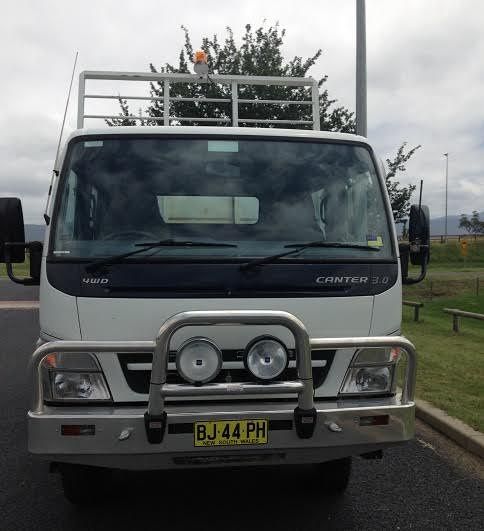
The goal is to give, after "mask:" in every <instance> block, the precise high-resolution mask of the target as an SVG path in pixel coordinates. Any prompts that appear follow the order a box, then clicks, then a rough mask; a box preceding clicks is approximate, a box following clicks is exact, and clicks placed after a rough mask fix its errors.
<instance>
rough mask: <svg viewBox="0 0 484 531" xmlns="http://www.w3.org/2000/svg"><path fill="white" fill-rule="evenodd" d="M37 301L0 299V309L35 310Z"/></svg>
mask: <svg viewBox="0 0 484 531" xmlns="http://www.w3.org/2000/svg"><path fill="white" fill-rule="evenodd" d="M38 307H39V301H0V310H37V309H38Z"/></svg>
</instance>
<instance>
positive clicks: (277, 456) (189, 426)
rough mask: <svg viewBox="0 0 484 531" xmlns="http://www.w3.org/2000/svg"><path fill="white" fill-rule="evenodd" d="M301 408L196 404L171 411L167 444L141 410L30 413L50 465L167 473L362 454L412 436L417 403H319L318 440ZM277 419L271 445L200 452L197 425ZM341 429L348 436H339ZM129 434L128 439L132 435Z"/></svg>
mask: <svg viewBox="0 0 484 531" xmlns="http://www.w3.org/2000/svg"><path fill="white" fill-rule="evenodd" d="M295 406H296V403H287V402H285V403H277V402H273V403H264V404H259V405H251V406H250V409H247V410H241V407H240V405H236V404H234V405H232V404H231V405H218V406H217V407H214V408H213V409H212V408H211V409H212V410H211V411H207V410H206V409H207V408H206V407H204V408H203V409H202V407H199V411H196V408H194V407H193V406H170V407H167V408H166V411H167V414H168V425H167V430H166V434H165V436H164V438H163V441H162V442H161V443H160V444H156V445H154V444H150V443H149V442H148V440H147V438H146V432H145V423H144V411H145V409H144V408H142V407H137V408H102V409H101V408H99V407H96V408H76V409H74V408H71V407H69V408H66V407H57V408H55V407H46V408H45V410H44V411H43V412H42V413H34V412H29V415H28V429H29V451H30V452H31V453H33V454H37V455H39V456H41V457H43V458H46V459H49V460H50V461H56V462H68V463H79V464H85V465H94V466H104V467H110V468H120V469H132V470H143V469H167V468H183V467H194V466H196V467H204V466H224V465H232V466H234V465H237V466H239V465H257V464H282V463H285V464H296V463H320V462H324V461H329V460H332V459H338V458H341V457H346V456H350V455H360V454H363V453H367V452H372V451H375V450H379V449H382V448H385V447H388V446H391V445H393V444H396V443H401V442H404V441H407V440H409V439H411V438H412V437H413V435H414V414H415V405H414V403H413V402H410V403H408V404H405V405H402V404H400V403H399V402H398V400H396V399H393V398H388V399H373V400H366V401H364V402H358V403H356V402H353V403H348V402H331V403H329V402H321V403H316V404H315V406H316V411H317V422H316V429H315V431H314V433H313V436H312V437H311V438H310V439H301V438H299V437H298V435H297V433H296V430H295V428H294V422H293V418H294V407H295ZM386 415H388V419H387V421H388V423H387V424H384V425H360V423H361V419H362V418H363V419H364V418H365V417H381V416H386ZM244 418H245V419H251V418H252V419H253V418H267V419H269V436H268V443H267V444H264V445H254V446H235V447H234V446H231V447H195V446H194V435H193V422H195V421H203V420H214V419H216V420H228V419H230V420H234V419H244ZM72 424H76V425H90V426H92V425H93V426H94V427H95V434H94V435H81V436H72V435H62V431H61V426H62V425H72ZM335 425H336V426H338V427H339V428H341V431H332V430H331V428H333V429H334V427H335ZM127 434H129V435H128V436H127V437H126V435H127Z"/></svg>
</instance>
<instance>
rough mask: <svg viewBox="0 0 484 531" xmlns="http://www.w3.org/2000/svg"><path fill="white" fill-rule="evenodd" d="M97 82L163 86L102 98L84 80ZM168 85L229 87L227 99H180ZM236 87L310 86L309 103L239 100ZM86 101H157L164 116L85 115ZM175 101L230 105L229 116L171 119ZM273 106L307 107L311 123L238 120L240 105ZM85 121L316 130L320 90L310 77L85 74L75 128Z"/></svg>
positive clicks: (94, 72) (301, 101) (98, 72)
mask: <svg viewBox="0 0 484 531" xmlns="http://www.w3.org/2000/svg"><path fill="white" fill-rule="evenodd" d="M88 79H96V80H105V81H145V82H146V81H149V82H157V83H159V84H160V85H162V86H163V96H162V97H155V96H146V97H145V96H121V95H117V96H115V95H113V96H111V95H102V94H86V80H88ZM170 83H187V84H188V83H193V84H201V83H215V84H227V85H230V86H231V97H230V98H204V97H199V98H182V97H178V96H170ZM239 85H266V86H267V85H278V86H284V87H311V100H272V99H270V100H265V99H257V98H256V99H241V98H239V97H238V94H239V91H238V87H239ZM86 99H114V100H118V99H123V100H144V101H158V102H160V104H161V105H162V112H163V115H162V116H160V117H153V116H136V115H129V116H122V115H116V116H113V115H104V114H85V112H84V104H85V100H86ZM171 101H175V102H179V101H186V102H188V101H192V102H212V103H222V102H223V103H231V107H232V116H231V118H228V117H214V118H209V117H208V118H207V117H203V118H196V117H186V116H170V102H171ZM241 103H242V104H253V105H258V104H271V105H273V104H276V105H310V106H311V107H312V120H278V119H273V120H272V119H257V118H240V119H239V104H241ZM86 118H99V119H108V120H109V119H111V120H113V119H127V120H140V121H143V120H150V121H155V122H160V123H161V124H162V125H170V123H171V122H172V121H178V122H213V123H225V124H230V125H231V126H232V127H238V126H240V125H243V124H248V123H260V124H287V125H311V126H312V128H313V129H314V130H316V131H319V129H320V121H319V90H318V82H317V80H315V79H313V78H311V77H273V76H236V75H233V76H232V75H210V76H200V75H198V74H167V73H156V72H108V71H106V72H103V71H85V72H81V74H80V75H79V99H78V109H77V127H78V128H79V129H81V128H82V127H84V120H85V119H86Z"/></svg>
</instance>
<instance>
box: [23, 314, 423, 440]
mask: <svg viewBox="0 0 484 531" xmlns="http://www.w3.org/2000/svg"><path fill="white" fill-rule="evenodd" d="M213 325H219V326H221V325H222V326H223V325H278V326H284V327H285V328H287V329H288V330H289V331H290V332H291V333H292V334H293V336H294V340H295V348H296V369H297V376H298V378H297V380H294V381H284V382H274V383H267V384H259V383H237V382H230V383H209V384H205V385H203V386H194V385H189V384H166V380H167V371H168V355H169V347H170V342H171V339H172V337H173V335H174V334H175V332H176V331H178V330H179V329H180V328H183V327H186V326H213ZM361 347H399V348H402V349H404V350H405V351H406V352H407V356H408V363H407V372H406V377H405V383H404V386H403V390H402V404H407V403H408V402H409V401H412V400H413V397H414V393H415V375H416V352H415V348H414V346H413V345H412V343H410V341H408V340H407V339H405V338H403V337H400V336H383V337H352V338H317V339H310V338H309V335H308V332H307V330H306V327H305V326H304V324H303V323H302V322H301V321H300V320H299V319H298V318H297V317H295V316H294V315H292V314H291V313H288V312H284V311H275V310H274V311H273V310H257V311H246V310H224V311H188V312H182V313H178V314H176V315H174V316H172V317H170V318H168V319H167V320H166V321H165V322H164V323H163V324H162V325H161V327H160V329H159V331H158V334H157V335H156V339H155V341H51V342H49V343H45V344H43V345H41V346H40V347H38V348H37V350H36V351H35V352H34V353H33V356H32V369H33V374H34V380H33V381H34V382H36V384H35V385H34V400H33V411H34V413H41V412H42V410H43V408H44V397H43V385H42V373H41V363H42V360H43V359H44V358H45V356H47V355H48V354H52V353H54V352H62V353H77V352H86V351H88V352H145V353H151V352H152V353H153V363H152V369H151V377H150V387H149V400H148V410H147V411H146V413H145V415H144V418H145V427H146V433H147V437H148V441H149V442H150V443H153V444H155V443H161V442H162V440H163V436H164V433H165V428H166V425H167V414H166V411H165V397H168V396H172V397H178V398H181V397H189V396H192V397H193V396H208V395H211V396H217V395H218V396H223V395H231V396H240V395H256V394H264V395H278V394H292V393H296V394H297V396H298V406H297V407H296V408H295V410H294V422H295V427H296V432H297V434H298V436H299V437H301V438H310V437H311V436H312V434H313V432H314V428H315V425H316V419H317V413H316V409H315V407H314V399H313V395H314V387H313V379H312V365H311V349H341V348H361Z"/></svg>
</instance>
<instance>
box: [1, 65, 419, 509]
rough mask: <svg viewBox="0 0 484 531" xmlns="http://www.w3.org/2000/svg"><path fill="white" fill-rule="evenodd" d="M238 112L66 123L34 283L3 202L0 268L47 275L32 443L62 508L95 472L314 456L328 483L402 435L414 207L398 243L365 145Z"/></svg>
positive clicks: (84, 492) (409, 379) (409, 405)
mask: <svg viewBox="0 0 484 531" xmlns="http://www.w3.org/2000/svg"><path fill="white" fill-rule="evenodd" d="M91 74H93V73H91ZM93 75H94V74H93ZM103 75H104V76H105V77H104V79H106V73H103ZM125 75H128V74H125ZM151 75H152V76H153V75H155V74H151ZM157 75H158V76H159V77H160V79H161V78H163V79H161V81H164V80H165V78H164V77H163V76H165V77H166V76H169V75H167V74H164V75H163V74H157ZM82 76H84V77H83V78H82V80H83V81H84V80H85V78H86V77H89V76H86V74H85V73H83V74H82ZM146 76H150V74H146ZM112 77H114V74H112ZM191 77H192V79H191V82H193V81H194V79H193V76H191ZM220 77H223V76H220ZM234 79H235V78H234V76H232V78H231V79H230V80H228V82H230V83H232V86H233V84H234V83H235V84H237V83H240V82H244V80H243V79H235V81H234ZM169 81H176V80H169ZM198 81H199V80H198ZM245 81H246V80H245ZM256 81H257V80H256ZM286 81H287V80H286ZM265 82H267V83H271V82H274V83H276V82H279V83H280V82H281V80H280V79H279V80H278V81H274V79H272V78H267V79H266V80H265ZM305 82H306V84H307V85H310V87H313V88H314V83H313V80H305ZM81 96H82V98H81V99H83V98H84V97H87V96H85V94H84V85H83V84H81ZM235 98H236V97H235V95H234V99H235ZM313 102H314V98H313ZM233 104H234V105H237V102H236V101H234V102H233ZM80 112H83V105H82V106H80ZM233 118H234V116H233ZM235 120H236V121H235V122H234V123H233V125H235V126H232V127H207V126H190V127H184V126H178V127H173V126H171V125H170V117H168V124H167V123H166V120H165V122H164V123H165V125H163V126H161V125H160V126H156V127H142V126H140V127H116V128H103V129H85V128H83V127H81V128H79V129H77V130H76V131H75V132H73V133H72V134H71V135H70V136H69V138H68V140H67V142H66V144H65V148H64V150H63V153H62V155H61V157H60V158H59V161H58V165H57V168H56V172H55V178H54V181H53V185H52V189H51V194H50V196H51V200H50V202H49V205H48V208H47V212H46V221H47V223H48V224H47V231H46V237H45V242H44V244H43V245H42V246H41V245H40V244H36V245H33V246H31V247H30V257H31V271H32V274H31V278H30V279H16V277H15V275H14V274H13V272H12V267H11V264H12V263H15V262H16V261H17V262H18V261H22V258H23V254H22V253H23V252H24V247H27V248H29V244H24V242H23V241H21V240H22V230H23V227H22V216H21V208H20V205H19V203H18V202H16V201H15V200H14V199H12V198H8V199H6V200H3V202H0V217H1V216H2V215H3V216H4V219H5V222H6V224H5V225H4V226H6V227H9V228H8V229H5V233H4V234H3V235H2V238H1V239H2V242H3V245H2V256H1V258H2V261H5V262H7V267H8V270H9V274H10V276H11V277H12V278H13V279H14V280H16V281H19V282H22V281H23V282H24V283H28V282H30V283H36V282H38V283H40V339H39V343H38V348H37V349H36V351H35V352H34V353H33V357H32V371H33V376H34V379H33V386H34V389H33V394H34V399H33V405H32V408H31V410H30V411H29V412H28V425H29V451H30V452H32V453H33V454H35V455H38V456H39V457H42V458H44V459H47V460H49V461H50V462H52V463H54V464H55V467H56V468H57V469H58V470H59V471H60V472H61V474H62V478H63V484H64V490H65V493H66V495H67V497H68V498H69V499H70V500H71V501H74V502H80V501H85V500H86V498H87V497H89V496H92V495H93V485H98V486H99V485H101V482H100V481H97V480H96V481H95V482H93V481H92V480H93V477H95V478H99V474H100V473H102V472H106V470H110V469H131V470H140V469H172V468H192V467H197V468H201V467H202V468H203V467H219V466H234V465H236V466H250V465H265V464H272V465H274V464H276V465H283V464H302V463H311V464H314V465H315V466H317V467H320V468H321V471H320V474H321V478H322V479H321V485H322V488H324V489H326V490H328V491H342V490H344V488H345V487H346V484H347V481H348V478H349V472H350V464H351V458H352V457H353V456H360V455H363V456H366V457H374V456H378V455H379V453H380V452H381V450H383V449H384V448H386V447H388V446H392V445H395V444H399V443H402V442H404V441H407V440H409V439H411V438H412V437H413V434H414V407H415V406H414V401H413V395H414V388H415V368H416V353H415V349H414V347H413V346H412V344H411V343H410V342H409V341H408V340H406V339H405V338H403V337H401V336H400V329H401V305H402V280H403V281H404V280H405V279H407V271H406V268H407V267H408V256H405V257H404V258H403V260H402V261H401V260H400V250H401V249H403V252H405V253H407V254H410V253H411V254H410V257H411V258H413V261H414V262H415V263H421V264H426V261H427V258H426V257H425V255H422V250H421V248H423V249H425V241H424V240H425V222H426V217H425V211H424V214H422V208H420V210H419V211H418V212H417V211H416V210H415V209H414V210H413V212H414V216H415V215H416V214H415V212H417V214H418V215H419V216H421V217H422V219H423V221H422V219H420V218H419V219H418V220H417V222H414V232H415V231H417V234H416V236H415V237H414V238H413V240H414V241H413V242H412V245H413V247H412V245H411V246H410V247H402V246H400V249H399V245H398V241H397V236H396V231H395V227H394V223H393V219H392V211H391V206H390V203H389V199H388V194H387V192H386V187H385V178H384V175H383V174H382V171H381V169H380V165H379V163H378V159H377V157H376V155H375V152H374V150H373V148H372V146H371V144H370V143H369V142H368V141H367V139H365V138H363V137H359V136H356V135H350V134H341V133H331V132H323V131H319V130H317V127H313V128H312V129H280V128H255V127H240V126H237V125H241V124H239V123H237V122H238V121H240V119H239V118H238V117H237V116H235ZM81 125H82V120H81ZM245 125H247V124H245ZM313 125H317V123H316V118H314V119H313ZM419 223H420V224H419ZM415 227H417V228H415ZM421 244H423V245H421ZM422 256H423V258H422ZM402 267H403V269H402ZM402 271H403V277H402ZM87 486H89V488H88V487H87Z"/></svg>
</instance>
